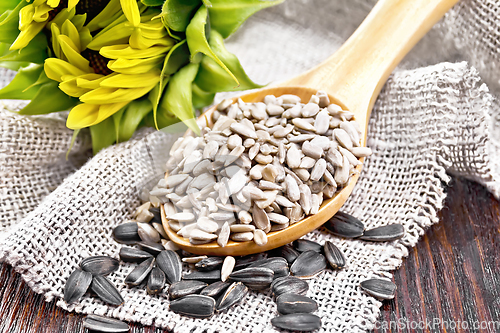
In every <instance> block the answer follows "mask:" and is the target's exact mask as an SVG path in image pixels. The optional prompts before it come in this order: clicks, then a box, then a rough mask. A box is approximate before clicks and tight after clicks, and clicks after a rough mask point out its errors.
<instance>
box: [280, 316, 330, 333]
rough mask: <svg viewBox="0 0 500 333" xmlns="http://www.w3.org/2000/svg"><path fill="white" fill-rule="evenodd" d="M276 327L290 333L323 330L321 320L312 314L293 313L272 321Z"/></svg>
mask: <svg viewBox="0 0 500 333" xmlns="http://www.w3.org/2000/svg"><path fill="white" fill-rule="evenodd" d="M271 324H273V325H274V326H276V327H278V328H281V329H284V330H289V331H306V332H310V331H314V330H317V329H320V328H321V319H320V318H319V317H318V316H316V315H313V314H310V313H293V314H288V315H283V316H279V317H276V318H273V319H271Z"/></svg>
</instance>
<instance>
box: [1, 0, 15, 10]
mask: <svg viewBox="0 0 500 333" xmlns="http://www.w3.org/2000/svg"><path fill="white" fill-rule="evenodd" d="M18 4H19V0H2V1H0V13H3V12H5V11H7V10H13V9H14V8H16V6H17V5H18Z"/></svg>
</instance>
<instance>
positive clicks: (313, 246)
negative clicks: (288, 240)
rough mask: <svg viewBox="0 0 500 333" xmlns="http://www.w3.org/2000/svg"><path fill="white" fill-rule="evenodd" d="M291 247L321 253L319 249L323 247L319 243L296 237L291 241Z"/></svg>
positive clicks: (300, 250)
mask: <svg viewBox="0 0 500 333" xmlns="http://www.w3.org/2000/svg"><path fill="white" fill-rule="evenodd" d="M293 247H294V248H295V250H297V251H298V252H306V251H315V252H318V253H321V250H323V247H322V246H321V244H319V243H316V242H313V241H311V240H308V239H297V240H295V241H294V242H293Z"/></svg>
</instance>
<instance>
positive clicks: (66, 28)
mask: <svg viewBox="0 0 500 333" xmlns="http://www.w3.org/2000/svg"><path fill="white" fill-rule="evenodd" d="M61 33H62V34H63V35H66V36H68V37H69V39H71V41H72V43H73V44H74V46H75V51H77V52H82V46H81V44H80V33H79V32H78V29H77V28H76V27H75V25H74V24H73V23H72V22H71V21H70V20H66V21H65V22H64V23H63V25H62V28H61Z"/></svg>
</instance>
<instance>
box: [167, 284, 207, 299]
mask: <svg viewBox="0 0 500 333" xmlns="http://www.w3.org/2000/svg"><path fill="white" fill-rule="evenodd" d="M206 286H207V284H206V283H205V282H202V281H197V280H188V281H179V282H175V283H172V284H171V285H170V288H169V289H168V295H169V296H170V299H171V300H172V299H176V298H181V297H184V296H187V295H191V294H196V293H198V292H200V291H201V290H202V289H203V288H205V287H206Z"/></svg>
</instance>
